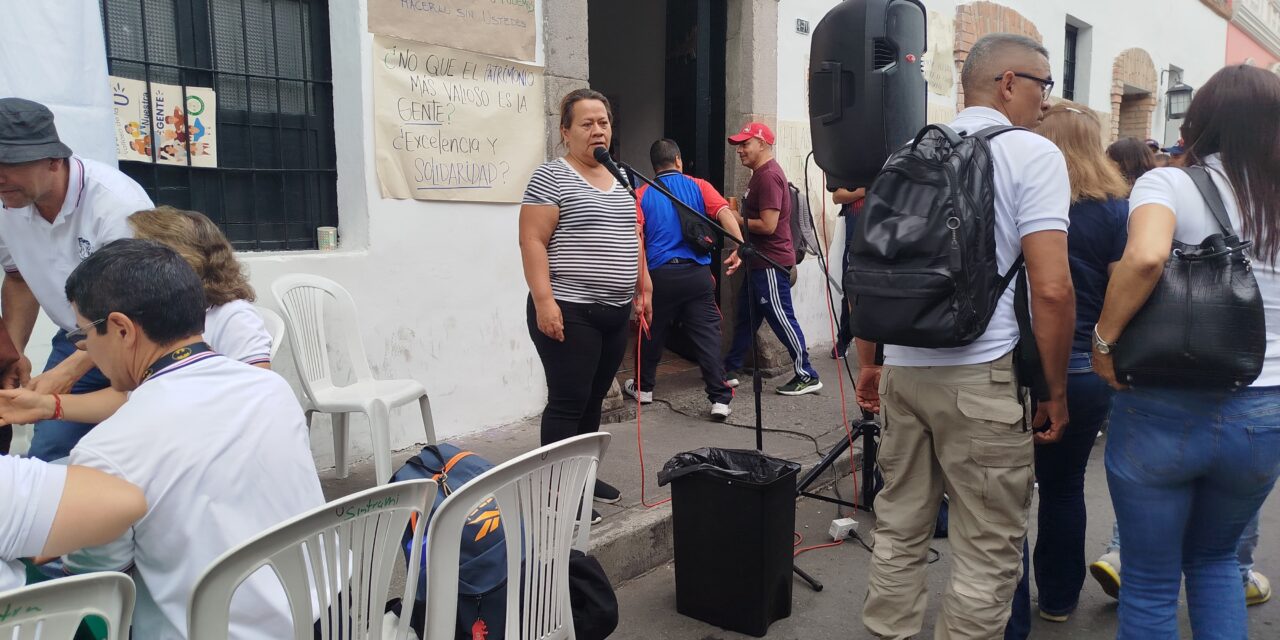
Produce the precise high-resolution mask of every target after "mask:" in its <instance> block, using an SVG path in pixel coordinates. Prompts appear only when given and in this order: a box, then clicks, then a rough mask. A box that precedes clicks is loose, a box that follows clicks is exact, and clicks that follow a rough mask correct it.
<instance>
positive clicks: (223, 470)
mask: <svg viewBox="0 0 1280 640" xmlns="http://www.w3.org/2000/svg"><path fill="white" fill-rule="evenodd" d="M66 296H67V298H68V299H70V300H71V303H72V306H73V308H74V310H75V313H76V323H77V327H78V328H77V329H76V330H75V331H73V332H71V333H70V334H69V335H68V339H69V340H70V341H72V342H73V343H75V344H76V346H77V347H79V348H81V349H85V350H87V351H88V353H89V354H90V355H92V356H93V359H94V362H96V363H97V364H98V366H99V367H101V368H102V371H103V373H105V374H106V375H107V377H108V378H110V379H111V386H112V388H113V389H116V390H117V391H123V392H128V393H129V399H128V400H127V401H126V402H125V403H124V405H123V406H121V407H120V408H119V409H118V410H117V411H116V412H115V414H114V415H112V416H111V417H110V418H108V419H106V420H104V421H103V422H102V424H101V425H99V427H98V428H96V429H94V430H92V431H90V432H89V433H88V434H87V435H85V437H84V438H83V439H81V440H80V443H79V444H78V445H76V448H75V449H74V450H73V451H72V452H71V462H72V464H78V465H84V466H87V467H92V468H95V469H100V470H102V471H105V472H107V473H110V474H112V475H115V476H117V477H120V478H123V479H125V480H128V481H129V482H131V483H133V484H135V485H137V486H138V487H139V488H141V489H142V491H143V493H144V494H145V496H146V499H147V504H148V508H147V514H146V516H144V517H143V518H142V520H140V521H139V522H138V524H136V525H135V526H134V527H133V528H132V529H130V530H129V531H128V532H127V533H126V534H125V535H124V537H122V538H120V539H118V540H116V541H114V542H111V543H108V544H105V545H102V546H99V547H94V548H89V549H82V550H81V551H78V552H76V553H72V554H70V555H68V556H66V558H65V563H64V564H65V566H66V567H67V568H68V570H70V571H73V572H85V571H107V570H121V569H129V568H130V567H132V574H133V576H134V581H135V582H136V583H137V584H138V602H137V608H136V610H135V612H134V617H133V637H134V638H135V639H136V640H145V639H148V638H156V639H164V640H171V639H174V638H185V637H187V610H188V602H187V600H188V598H189V597H190V596H191V591H192V589H193V588H194V586H195V583H196V581H197V580H198V579H199V577H200V576H201V575H202V573H203V572H204V570H205V569H206V568H207V567H208V566H209V564H210V563H212V562H213V561H214V560H215V559H217V558H218V557H219V556H221V555H222V554H223V553H225V552H226V551H228V550H230V549H232V548H234V547H236V546H237V545H240V544H241V543H244V542H246V541H247V540H249V539H250V538H252V537H254V536H256V535H258V534H260V533H262V532H263V531H265V530H266V529H268V528H270V527H272V526H275V525H277V524H279V523H281V522H284V521H285V520H288V519H289V518H292V517H294V516H297V515H299V514H301V513H303V512H305V511H309V510H311V509H313V508H315V507H318V506H320V505H322V504H324V496H323V495H322V494H321V492H320V481H319V479H318V477H317V475H316V467H315V463H314V462H313V461H312V458H311V445H310V441H309V439H308V435H307V424H306V421H305V419H304V418H303V414H302V407H301V406H299V405H298V401H297V399H296V398H295V396H294V394H293V390H292V389H290V388H289V384H288V383H287V382H285V380H284V378H281V377H280V376H279V375H278V374H275V373H272V372H271V371H267V370H265V369H261V368H258V367H255V366H252V365H249V364H246V363H244V362H239V361H237V360H232V359H231V358H228V357H226V356H223V355H221V354H219V353H217V352H215V351H213V350H212V348H210V347H209V345H208V344H206V343H205V342H204V338H203V337H202V336H201V332H202V331H203V329H204V321H205V308H204V305H205V295H204V290H203V286H202V283H201V282H200V278H199V276H197V275H196V273H195V271H194V270H193V269H192V268H191V266H190V265H189V264H187V262H186V261H185V260H183V259H182V258H181V257H180V256H179V255H178V254H177V253H175V252H174V251H173V250H172V249H169V248H168V247H165V246H163V245H161V244H158V243H156V242H152V241H150V240H137V239H124V240H116V241H115V242H112V243H110V244H108V245H107V246H105V247H102V248H101V249H99V250H98V251H97V252H95V253H94V254H93V255H92V256H90V257H89V258H88V259H86V260H85V261H84V262H83V263H81V264H80V266H79V267H76V269H75V271H73V272H72V273H71V275H70V277H69V278H68V279H67V284H66ZM291 637H294V635H293V630H292V622H291V617H290V614H289V606H288V601H287V599H286V596H285V593H284V590H283V588H282V587H281V586H280V582H279V580H278V579H277V578H276V577H275V574H274V573H273V572H272V571H271V570H270V569H264V570H261V571H259V572H258V573H255V574H253V575H252V576H250V577H249V578H248V579H247V580H246V581H245V582H244V583H243V584H241V585H240V587H239V589H238V590H237V591H236V594H235V596H234V597H233V598H232V602H231V632H230V634H229V638H232V639H236V640H245V639H250V638H252V639H258V638H261V639H263V640H267V639H275V638H291Z"/></svg>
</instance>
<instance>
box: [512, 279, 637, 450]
mask: <svg viewBox="0 0 1280 640" xmlns="http://www.w3.org/2000/svg"><path fill="white" fill-rule="evenodd" d="M557 304H559V305H560V313H561V314H562V315H563V316H564V342H557V341H555V340H552V339H551V338H548V337H547V336H546V335H545V334H543V333H542V332H541V331H539V330H538V312H537V311H536V310H535V309H534V307H533V298H532V297H530V298H529V301H528V304H527V310H526V314H527V316H528V323H529V336H530V337H532V338H533V346H534V347H535V348H536V349H537V350H538V357H539V358H541V359H542V370H543V371H544V372H545V373H546V376H547V408H546V409H544V410H543V411H542V444H544V445H547V444H551V443H552V442H559V441H560V440H564V439H565V438H571V437H573V436H576V435H581V434H584V433H595V432H596V431H599V430H600V404H601V403H602V402H603V401H604V397H605V395H606V394H608V393H609V387H610V386H611V385H612V384H613V377H614V375H615V374H616V373H617V372H618V365H620V364H622V356H623V353H624V352H625V351H626V349H627V328H628V327H629V326H631V323H630V322H628V320H629V319H630V318H631V305H629V304H628V305H625V306H621V307H611V306H609V305H604V304H581V303H576V302H563V301H557Z"/></svg>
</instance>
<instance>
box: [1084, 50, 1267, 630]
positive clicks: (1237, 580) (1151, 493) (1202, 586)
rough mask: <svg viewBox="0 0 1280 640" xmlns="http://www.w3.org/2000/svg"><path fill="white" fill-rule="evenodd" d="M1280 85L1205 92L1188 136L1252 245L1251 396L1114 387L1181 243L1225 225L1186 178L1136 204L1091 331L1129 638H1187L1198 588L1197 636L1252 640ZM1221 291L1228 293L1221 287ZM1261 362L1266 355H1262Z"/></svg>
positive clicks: (1152, 188) (1232, 77) (1243, 77)
mask: <svg viewBox="0 0 1280 640" xmlns="http://www.w3.org/2000/svg"><path fill="white" fill-rule="evenodd" d="M1278 113H1280V77H1277V76H1276V75H1275V74H1272V73H1268V72H1266V71H1263V70H1262V69H1257V68H1254V67H1249V66H1244V65H1239V66H1231V67H1227V68H1225V69H1222V70H1221V71H1219V72H1218V73H1216V74H1214V76H1213V77H1212V78H1211V79H1210V80H1209V81H1208V82H1207V83H1205V85H1204V86H1203V87H1202V88H1201V89H1200V90H1199V91H1198V92H1196V96H1195V98H1194V99H1193V100H1192V103H1191V108H1190V110H1189V111H1188V112H1187V117H1186V120H1185V121H1184V122H1183V124H1182V137H1183V141H1184V142H1185V149H1186V156H1185V158H1186V164H1187V166H1192V167H1203V168H1204V169H1205V170H1206V172H1207V174H1208V175H1209V177H1210V178H1211V180H1212V182H1213V186H1214V187H1216V189H1217V191H1218V194H1219V195H1220V196H1221V199H1222V201H1223V203H1224V205H1225V209H1226V213H1227V216H1228V218H1229V220H1230V222H1231V226H1232V227H1233V228H1234V229H1235V230H1237V231H1238V232H1239V235H1240V237H1241V239H1242V240H1246V241H1249V242H1252V247H1251V251H1250V254H1251V258H1252V259H1253V260H1252V273H1253V274H1254V277H1255V278H1256V280H1257V283H1258V287H1259V289H1260V291H1261V294H1262V301H1263V307H1264V316H1265V322H1266V347H1265V355H1264V358H1263V365H1262V372H1261V375H1259V377H1258V378H1257V379H1256V380H1255V381H1254V382H1253V383H1252V385H1250V386H1249V387H1247V388H1242V389H1239V390H1235V391H1207V390H1197V389H1186V388H1179V389H1174V388H1161V387H1134V388H1132V389H1126V388H1125V387H1124V386H1123V385H1121V384H1120V383H1119V381H1118V380H1117V378H1116V372H1115V365H1114V362H1113V361H1112V357H1111V355H1110V351H1111V346H1112V345H1113V344H1114V345H1117V348H1119V349H1123V348H1124V342H1125V340H1126V339H1127V338H1128V337H1129V336H1128V335H1127V334H1126V333H1125V328H1126V327H1127V326H1128V325H1129V323H1130V321H1131V320H1132V319H1133V317H1134V316H1135V314H1137V313H1138V311H1139V310H1140V309H1141V308H1142V307H1143V305H1144V304H1146V302H1147V298H1148V297H1149V296H1150V295H1151V292H1152V290H1153V289H1154V288H1155V287H1156V285H1157V283H1158V281H1159V280H1160V278H1161V274H1162V272H1163V267H1164V264H1165V262H1166V261H1167V260H1168V259H1169V255H1170V247H1171V244H1172V242H1173V241H1174V240H1177V241H1179V242H1182V243H1186V244H1200V243H1201V242H1203V241H1204V239H1205V238H1206V237H1208V236H1210V235H1212V234H1217V233H1221V228H1220V225H1219V224H1218V223H1217V222H1216V221H1215V219H1214V216H1213V215H1212V213H1211V211H1210V210H1209V208H1208V206H1207V205H1206V204H1205V202H1204V199H1203V197H1202V196H1201V194H1200V192H1199V190H1198V189H1197V188H1196V185H1195V183H1194V182H1193V181H1192V179H1191V177H1190V175H1189V174H1187V173H1186V172H1184V171H1183V170H1181V169H1178V168H1164V169H1155V170H1153V171H1150V172H1148V173H1147V174H1146V175H1144V176H1143V177H1142V178H1140V179H1139V180H1138V183H1137V184H1136V185H1134V188H1133V193H1132V194H1131V195H1130V200H1129V204H1130V215H1129V240H1128V244H1127V245H1126V246H1125V251H1124V257H1123V258H1122V259H1121V260H1120V264H1119V265H1118V266H1117V267H1116V269H1115V271H1114V272H1113V274H1112V277H1111V284H1110V285H1109V287H1108V288H1107V295H1106V302H1105V304H1104V305H1103V309H1102V314H1101V316H1100V317H1099V319H1098V324H1097V326H1096V327H1095V328H1094V350H1093V357H1094V370H1095V371H1097V372H1098V375H1100V376H1101V377H1102V378H1103V379H1104V380H1106V381H1107V382H1108V383H1109V384H1111V386H1113V387H1115V388H1117V389H1121V390H1122V391H1121V392H1120V393H1119V394H1117V395H1116V398H1115V402H1114V408H1113V410H1112V414H1111V425H1110V428H1109V430H1108V432H1107V450H1106V466H1107V484H1108V485H1109V487H1110V490H1111V503H1112V505H1113V506H1114V507H1115V512H1116V519H1117V521H1118V522H1119V525H1120V538H1121V541H1122V542H1123V546H1122V549H1123V553H1124V563H1123V566H1122V568H1121V576H1122V582H1123V584H1124V588H1123V589H1121V590H1120V628H1119V633H1118V637H1119V638H1121V639H1124V638H1144V639H1150V638H1157V639H1158V638H1177V637H1178V622H1177V608H1178V593H1179V588H1180V586H1181V578H1182V577H1183V576H1185V577H1186V581H1187V603H1188V608H1189V610H1190V614H1191V629H1192V632H1193V634H1194V635H1195V636H1196V637H1202V638H1210V637H1212V638H1244V637H1246V636H1247V634H1248V630H1247V618H1246V616H1245V597H1244V593H1245V590H1244V589H1242V588H1241V575H1240V566H1239V563H1238V561H1237V558H1236V549H1237V543H1238V541H1239V540H1240V537H1241V533H1242V532H1243V531H1244V529H1245V525H1246V523H1248V522H1249V521H1250V520H1251V519H1252V518H1253V517H1254V516H1255V515H1256V514H1257V512H1258V509H1259V508H1260V507H1261V506H1262V503H1263V501H1264V500H1265V499H1266V497H1267V494H1268V493H1270V491H1271V488H1272V486H1274V485H1275V482H1276V477H1277V475H1280V272H1278V271H1277V269H1276V263H1277V257H1280V118H1278V117H1277V116H1276V114H1278ZM1223 286H1229V285H1227V284H1224V285H1223ZM1259 355H1262V354H1259Z"/></svg>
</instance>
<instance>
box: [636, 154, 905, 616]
mask: <svg viewBox="0 0 1280 640" xmlns="http://www.w3.org/2000/svg"><path fill="white" fill-rule="evenodd" d="M618 165H619V166H621V167H622V168H623V169H625V170H626V171H627V172H628V173H629V174H630V175H631V176H634V177H635V178H638V179H639V180H640V181H641V182H643V183H645V184H647V185H649V186H650V187H651V188H653V189H654V190H656V191H657V192H658V193H661V194H662V195H664V196H666V197H667V198H669V199H670V200H671V202H673V203H674V204H675V205H676V207H678V208H679V209H681V210H682V211H684V212H686V213H689V214H692V215H694V216H697V217H698V218H700V219H701V220H702V221H704V222H706V223H707V224H708V225H710V227H711V229H712V231H713V232H714V233H715V234H716V235H717V236H718V237H719V238H720V240H721V242H723V241H724V240H725V239H726V238H727V239H729V240H731V241H733V242H734V243H736V244H737V245H738V256H739V257H741V258H742V259H743V260H746V261H748V265H747V269H748V273H747V274H746V278H747V287H746V289H747V290H746V292H745V293H744V295H746V296H747V299H748V300H754V299H755V287H754V285H753V284H752V282H751V273H750V272H749V271H750V263H749V261H750V260H751V258H753V257H755V258H760V259H761V260H762V261H764V262H765V263H767V264H769V265H770V266H771V267H773V268H775V269H778V270H780V271H783V272H787V271H789V270H788V269H786V268H785V267H783V266H782V265H780V264H778V263H777V262H775V261H774V260H772V259H770V258H769V257H768V256H766V255H764V254H762V253H760V252H759V251H758V250H756V248H755V247H754V246H753V245H752V244H751V232H750V231H749V230H748V228H745V227H744V228H743V230H742V231H743V236H744V237H743V238H737V237H735V236H733V234H730V233H729V231H728V230H726V229H725V228H724V227H722V226H720V223H719V222H717V221H716V220H713V219H711V218H710V217H708V216H707V215H706V214H705V213H703V212H702V211H698V210H697V209H694V208H693V207H691V206H689V205H688V204H686V203H685V202H684V201H682V200H681V199H680V198H677V197H676V196H675V194H673V193H671V192H670V191H668V190H667V188H666V187H664V186H662V184H661V183H659V182H658V181H656V180H651V179H649V178H648V177H646V176H645V175H644V174H643V173H640V172H639V171H636V170H635V168H634V167H632V166H631V165H628V164H627V163H625V162H619V163H618ZM624 186H630V185H624ZM632 196H635V192H634V191H632ZM828 279H831V278H830V276H828ZM832 281H833V282H834V280H832ZM747 313H748V319H749V328H750V330H751V336H750V339H751V353H752V355H753V357H754V359H755V366H754V367H752V371H751V388H752V391H753V392H754V394H755V409H756V424H755V431H756V450H757V451H761V452H763V451H764V416H763V413H762V406H761V395H762V394H761V387H762V382H761V377H760V347H759V344H758V343H757V340H756V328H757V327H756V322H755V305H754V304H750V303H749V304H747ZM637 348H638V345H637ZM879 434H880V426H879V425H878V424H877V423H876V422H875V420H874V417H873V416H872V415H871V414H870V413H868V412H866V411H863V412H862V420H861V421H859V422H857V423H855V424H854V425H853V431H852V434H851V437H847V438H841V439H840V442H839V443H837V445H836V446H835V447H832V449H831V451H829V452H827V454H826V455H825V456H823V459H822V461H821V462H819V463H818V464H817V465H815V466H814V467H813V468H812V469H810V470H809V471H808V473H806V474H805V475H804V478H803V479H801V480H800V481H799V482H798V483H797V485H796V497H797V498H800V497H802V496H803V497H808V498H814V499H818V500H823V501H826V502H830V503H833V504H837V505H841V506H845V507H849V508H854V509H861V510H863V511H871V507H870V505H871V502H872V500H873V499H874V498H875V493H876V490H875V463H874V460H875V457H876V448H877V447H876V442H875V438H876V437H878V436H879ZM859 437H861V438H862V446H863V452H864V453H863V465H862V467H863V468H862V486H861V489H862V503H861V504H859V503H854V502H849V501H847V500H841V499H838V498H831V497H827V496H824V495H821V494H818V493H813V492H811V491H809V488H810V486H811V485H813V484H814V483H815V482H816V481H817V480H818V478H819V476H821V475H822V474H823V473H824V472H825V471H826V470H828V469H830V468H831V466H832V465H833V464H835V461H836V459H837V458H839V457H840V456H841V455H842V454H844V453H845V452H846V451H848V450H849V446H850V443H851V442H852V441H853V440H856V439H858V438H859ZM868 459H869V460H871V461H872V462H871V463H870V464H868V462H867V461H868ZM853 471H854V470H852V469H851V470H850V472H853ZM791 570H792V571H793V572H794V573H795V574H796V575H797V576H800V578H801V579H803V580H804V581H805V582H806V583H808V584H809V587H810V588H812V589H813V590H814V591H822V589H823V585H822V583H821V582H819V581H818V580H817V579H815V578H814V577H813V576H811V575H809V574H808V573H807V572H806V571H804V570H803V569H801V568H800V567H797V566H795V565H794V564H792V566H791Z"/></svg>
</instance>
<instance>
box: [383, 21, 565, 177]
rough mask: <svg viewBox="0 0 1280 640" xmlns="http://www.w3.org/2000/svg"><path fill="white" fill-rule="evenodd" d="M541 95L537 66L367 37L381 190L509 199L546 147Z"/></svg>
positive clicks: (541, 79)
mask: <svg viewBox="0 0 1280 640" xmlns="http://www.w3.org/2000/svg"><path fill="white" fill-rule="evenodd" d="M543 92H544V86H543V77H542V69H540V68H538V67H530V66H527V65H522V64H518V63H513V62H508V61H506V60H500V59H497V58H492V57H489V56H483V55H478V54H474V53H470V52H466V51H457V50H454V49H446V48H444V47H436V46H432V45H427V44H421V43H416V42H408V41H405V40H399V39H396V38H389V37H386V36H376V37H375V38H374V39H373V117H374V123H373V128H374V155H375V160H376V164H377V169H378V183H379V184H380V185H381V187H382V196H383V197H384V198H400V199H408V198H413V199H416V200H462V201H471V202H519V201H520V198H521V196H522V195H523V193H524V187H525V183H526V182H527V181H528V179H529V176H530V175H531V174H532V173H533V170H534V168H536V167H537V166H538V164H539V163H541V162H542V159H543V153H544V151H545V149H546V132H545V130H546V117H545V113H544V112H545V108H544V106H543Z"/></svg>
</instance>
